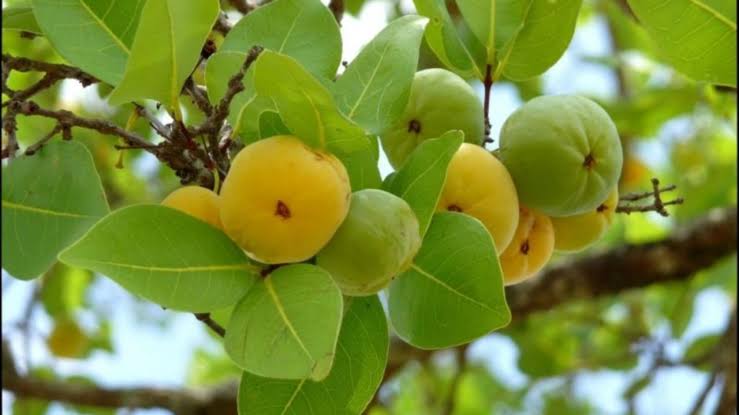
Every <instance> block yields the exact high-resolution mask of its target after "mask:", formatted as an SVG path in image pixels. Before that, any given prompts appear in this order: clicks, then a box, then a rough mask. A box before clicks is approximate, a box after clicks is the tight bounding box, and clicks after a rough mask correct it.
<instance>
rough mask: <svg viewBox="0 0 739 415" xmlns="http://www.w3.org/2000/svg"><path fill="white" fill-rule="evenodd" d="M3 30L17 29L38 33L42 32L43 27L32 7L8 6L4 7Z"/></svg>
mask: <svg viewBox="0 0 739 415" xmlns="http://www.w3.org/2000/svg"><path fill="white" fill-rule="evenodd" d="M3 30H17V31H21V32H29V33H34V34H37V35H40V34H42V32H41V28H40V27H39V26H38V23H37V22H36V18H35V17H34V16H33V9H32V8H30V7H7V8H4V9H3Z"/></svg>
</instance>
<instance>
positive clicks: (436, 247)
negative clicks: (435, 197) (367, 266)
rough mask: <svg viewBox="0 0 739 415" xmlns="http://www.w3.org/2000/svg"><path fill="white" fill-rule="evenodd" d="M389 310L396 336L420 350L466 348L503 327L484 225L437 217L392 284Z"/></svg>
mask: <svg viewBox="0 0 739 415" xmlns="http://www.w3.org/2000/svg"><path fill="white" fill-rule="evenodd" d="M388 306H389V309H390V322H391V323H392V325H393V328H394V329H395V331H396V332H397V334H398V336H399V337H400V338H401V339H403V340H404V341H406V342H407V343H409V344H411V345H413V346H415V347H418V348H422V349H440V348H446V347H452V346H457V345H460V344H464V343H468V342H470V341H472V340H475V339H476V338H478V337H480V336H482V335H484V334H487V333H489V332H491V331H492V330H495V329H498V328H500V327H503V326H505V325H507V324H508V323H509V322H510V320H511V312H510V310H509V309H508V305H507V304H506V301H505V295H504V291H503V274H502V272H501V270H500V265H499V263H498V257H497V255H496V253H495V247H494V246H493V240H492V238H491V237H490V234H489V233H488V232H487V231H486V230H485V227H484V226H483V224H482V223H480V222H479V221H478V220H477V219H475V218H473V217H471V216H468V215H465V214H461V213H454V212H441V213H437V214H435V215H434V217H433V219H432V221H431V226H430V227H429V229H428V232H427V233H426V237H425V238H424V240H423V245H422V246H421V250H420V251H419V252H418V254H417V255H416V257H415V259H414V260H413V264H412V265H411V267H410V268H409V269H408V271H406V272H404V273H403V274H401V275H399V276H398V277H397V278H396V279H395V280H394V281H393V282H392V284H391V285H390V297H389V300H388Z"/></svg>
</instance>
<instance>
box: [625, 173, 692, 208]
mask: <svg viewBox="0 0 739 415" xmlns="http://www.w3.org/2000/svg"><path fill="white" fill-rule="evenodd" d="M675 189H677V186H675V185H674V184H672V185H669V186H665V187H659V179H657V178H656V177H653V178H652V190H651V191H649V192H643V193H631V194H626V195H623V196H621V197H620V198H619V202H635V201H639V200H643V199H647V198H650V197H651V198H653V200H652V203H651V204H649V205H642V206H635V205H632V204H629V203H626V204H619V205H618V206H617V207H616V212H617V213H625V214H627V215H628V214H630V213H632V212H657V213H659V214H660V215H662V216H665V217H667V216H670V214H669V212H667V209H665V207H666V206H670V205H681V204H682V203H683V198H681V197H678V198H676V199H673V200H668V201H666V202H665V201H663V200H662V194H663V193H666V192H670V191H673V190H675Z"/></svg>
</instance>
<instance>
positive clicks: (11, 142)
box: [1, 101, 18, 160]
mask: <svg viewBox="0 0 739 415" xmlns="http://www.w3.org/2000/svg"><path fill="white" fill-rule="evenodd" d="M10 102H17V101H10ZM17 114H18V110H17V109H16V108H14V107H8V108H7V109H6V110H5V115H4V116H3V118H2V122H1V123H2V129H3V132H5V135H6V136H7V137H8V144H7V145H6V146H5V148H3V150H2V158H3V159H5V158H8V159H10V160H12V159H13V158H14V157H15V152H16V151H18V140H17V138H16V135H15V134H16V131H17V130H18V127H17V125H18V124H17V121H16V119H15V117H16V115H17Z"/></svg>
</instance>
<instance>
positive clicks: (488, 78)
mask: <svg viewBox="0 0 739 415" xmlns="http://www.w3.org/2000/svg"><path fill="white" fill-rule="evenodd" d="M492 69H493V68H492V66H490V64H488V65H487V66H486V68H485V79H484V80H483V86H484V87H485V101H484V103H483V114H484V116H485V119H484V122H485V139H484V140H483V142H482V146H483V147H484V146H485V143H492V142H493V139H492V138H490V128H491V125H490V116H489V115H488V114H489V112H490V90H491V89H492V87H493V76H492V74H491V72H492Z"/></svg>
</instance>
